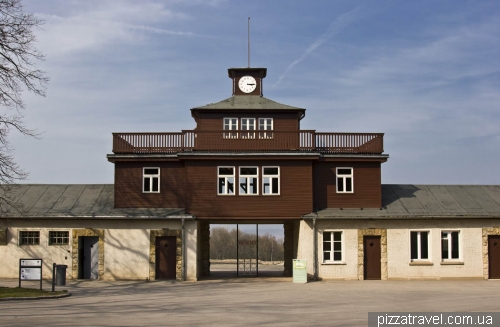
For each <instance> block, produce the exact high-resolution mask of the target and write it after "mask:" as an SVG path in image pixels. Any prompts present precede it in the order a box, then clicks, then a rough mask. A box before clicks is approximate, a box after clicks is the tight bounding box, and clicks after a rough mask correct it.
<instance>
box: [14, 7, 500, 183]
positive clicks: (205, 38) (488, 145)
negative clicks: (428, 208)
mask: <svg viewBox="0 0 500 327" xmlns="http://www.w3.org/2000/svg"><path fill="white" fill-rule="evenodd" d="M24 5H25V8H26V10H27V11H29V12H32V13H34V14H35V15H36V16H37V17H39V18H41V19H43V20H44V22H45V23H44V25H43V26H42V27H41V29H39V30H37V31H36V36H37V43H36V47H37V48H38V49H39V50H40V51H41V52H43V53H44V54H45V56H46V60H45V61H43V62H37V63H36V64H37V66H38V67H40V68H41V69H43V70H45V71H46V72H47V75H48V76H49V77H50V82H49V84H48V88H47V95H46V97H39V96H35V95H33V94H30V93H28V92H24V93H23V98H24V99H25V101H26V110H25V111H24V116H25V122H26V124H27V125H28V127H30V128H33V129H36V130H37V131H38V132H41V133H42V134H41V139H39V140H37V139H33V138H26V137H23V136H22V135H20V134H19V133H16V132H12V133H11V134H10V140H11V143H12V146H13V147H14V148H15V157H16V160H17V163H18V164H19V165H20V166H21V167H23V168H24V169H25V170H26V171H27V172H29V173H30V175H29V178H28V179H27V180H26V181H24V182H25V183H54V184H94V183H95V184H101V183H113V177H114V174H113V164H112V163H110V162H108V161H107V159H106V155H107V154H110V153H111V152H112V151H111V150H112V134H111V133H113V132H178V131H181V130H184V129H188V130H189V129H193V128H194V127H195V123H194V120H193V119H192V117H191V115H190V110H189V109H191V108H193V107H197V106H201V105H205V104H207V103H213V102H218V101H220V100H222V99H225V98H228V97H230V96H231V90H232V89H231V80H230V79H229V78H228V76H227V69H228V68H230V67H246V66H247V63H248V58H247V51H248V49H247V22H248V17H250V18H251V23H250V24H251V37H250V38H251V59H250V60H251V66H252V67H266V68H267V69H268V71H267V77H266V79H265V80H264V96H265V97H267V98H270V99H272V100H275V101H278V102H281V103H284V104H288V105H292V106H296V107H302V108H306V109H307V111H306V117H305V118H304V119H303V120H302V122H301V128H302V129H312V130H316V131H318V132H379V133H385V135H384V150H385V153H386V154H389V156H390V158H389V160H388V161H387V162H386V163H384V164H383V165H382V182H383V183H385V184H500V107H499V106H500V2H499V1H455V0H453V1H451V0H450V1H434V0H432V1H425V0H423V1H385V0H379V1H354V0H349V1H320V0H316V1H306V0H304V1H294V0H287V1H285V0H277V1H259V0H255V1H239V0H234V1H224V0H212V1H206V0H182V1H181V0H177V1H175V0H174V1H159V0H157V1H154V0H142V1H126V0H124V1H106V0H82V1H79V0H44V1H39V0H24Z"/></svg>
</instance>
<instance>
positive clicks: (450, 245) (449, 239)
mask: <svg viewBox="0 0 500 327" xmlns="http://www.w3.org/2000/svg"><path fill="white" fill-rule="evenodd" d="M443 233H446V234H447V236H446V240H447V243H448V244H447V245H448V258H443V240H444V239H445V238H444V237H443ZM452 233H458V240H457V243H458V244H457V246H458V258H452V249H453V238H452ZM439 235H440V240H441V262H461V261H462V231H461V230H458V229H446V230H445V229H443V230H441V232H440V233H439Z"/></svg>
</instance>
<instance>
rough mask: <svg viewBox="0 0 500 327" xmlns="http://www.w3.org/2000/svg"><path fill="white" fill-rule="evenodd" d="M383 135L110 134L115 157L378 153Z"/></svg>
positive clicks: (299, 133)
mask: <svg viewBox="0 0 500 327" xmlns="http://www.w3.org/2000/svg"><path fill="white" fill-rule="evenodd" d="M383 136H384V134H383V133H318V132H316V131H313V130H300V131H248V130H245V131H243V130H231V131H196V130H188V131H182V132H180V133H113V152H114V153H115V154H148V153H149V154H152V153H178V152H193V151H205V152H209V151H214V152H223V151H231V152H267V151H269V152H271V151H272V152H276V151H282V152H286V151H303V152H306V151H309V152H311V151H313V152H314V151H315V152H321V153H331V154H381V153H382V152H384V147H383Z"/></svg>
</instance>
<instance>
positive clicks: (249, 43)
mask: <svg viewBox="0 0 500 327" xmlns="http://www.w3.org/2000/svg"><path fill="white" fill-rule="evenodd" d="M248 68H250V17H248Z"/></svg>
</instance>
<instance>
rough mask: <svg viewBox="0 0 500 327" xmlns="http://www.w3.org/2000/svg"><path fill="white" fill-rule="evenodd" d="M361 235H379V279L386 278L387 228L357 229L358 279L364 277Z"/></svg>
mask: <svg viewBox="0 0 500 327" xmlns="http://www.w3.org/2000/svg"><path fill="white" fill-rule="evenodd" d="M363 236H380V251H381V252H382V253H381V259H380V261H381V269H382V274H381V279H382V280H387V277H388V276H387V275H388V274H387V271H388V270H387V229H382V228H370V229H358V280H363V279H364V267H363V265H364V255H365V253H364V249H363Z"/></svg>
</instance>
